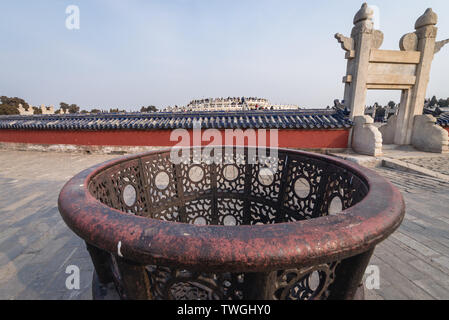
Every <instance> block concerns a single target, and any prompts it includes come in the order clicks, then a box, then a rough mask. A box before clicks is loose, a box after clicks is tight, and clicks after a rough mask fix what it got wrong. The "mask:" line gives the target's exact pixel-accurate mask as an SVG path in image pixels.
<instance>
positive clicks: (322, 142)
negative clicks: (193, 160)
mask: <svg viewBox="0 0 449 320" xmlns="http://www.w3.org/2000/svg"><path fill="white" fill-rule="evenodd" d="M219 131H220V133H221V135H222V139H223V141H218V143H214V144H218V145H221V144H225V139H224V134H223V132H224V130H219ZM171 132H172V130H145V131H144V130H102V131H81V130H77V131H70V130H60V131H59V130H14V129H11V130H0V142H14V143H31V144H73V145H87V146H94V145H97V146H174V145H176V144H177V143H178V142H177V141H170V133H171ZM256 132H257V130H256ZM268 132H269V130H267V143H266V145H270V143H269V134H268ZM189 133H191V130H189ZM348 135H349V129H338V130H330V129H326V130H304V129H303V130H295V129H288V130H279V131H278V141H279V147H281V148H308V149H319V148H346V147H347V144H348ZM190 136H191V138H192V139H193V137H192V136H193V135H192V134H190ZM209 143H210V141H203V142H202V144H203V145H208V144H209ZM258 143H259V142H258ZM245 144H248V143H247V142H245ZM259 144H260V143H259Z"/></svg>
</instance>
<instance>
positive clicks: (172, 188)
mask: <svg viewBox="0 0 449 320" xmlns="http://www.w3.org/2000/svg"><path fill="white" fill-rule="evenodd" d="M142 166H143V174H144V182H145V183H147V185H146V190H147V192H148V208H149V214H150V216H152V215H154V214H156V213H157V212H158V211H159V210H158V208H161V206H162V207H164V205H165V204H166V203H170V202H174V201H176V199H177V198H178V192H177V189H176V186H177V182H178V178H177V176H176V170H175V165H174V164H173V163H172V162H171V161H170V155H169V154H155V155H152V156H149V157H146V158H143V159H142Z"/></svg>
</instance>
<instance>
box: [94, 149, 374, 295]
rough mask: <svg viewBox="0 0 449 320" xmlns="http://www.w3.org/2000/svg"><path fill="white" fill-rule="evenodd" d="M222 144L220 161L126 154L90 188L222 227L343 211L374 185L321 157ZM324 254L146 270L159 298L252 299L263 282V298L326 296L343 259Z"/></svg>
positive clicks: (166, 214)
mask: <svg viewBox="0 0 449 320" xmlns="http://www.w3.org/2000/svg"><path fill="white" fill-rule="evenodd" d="M198 150H199V149H197V150H196V152H199V151H198ZM224 150H225V149H222V150H221V151H222V153H217V154H215V156H216V157H215V159H220V161H218V162H217V163H211V162H204V161H197V159H198V154H195V151H192V150H191V152H190V156H189V158H188V159H187V160H189V161H186V162H185V163H178V164H175V163H173V162H172V161H171V159H170V153H169V152H165V153H152V154H149V155H146V156H143V157H140V158H134V159H132V160H127V161H124V162H121V163H118V164H117V165H115V166H112V167H108V168H106V169H105V170H104V171H102V172H101V173H100V174H97V175H95V176H94V178H93V179H92V181H91V182H90V184H89V191H90V193H91V194H92V195H93V196H94V197H95V198H97V199H98V200H100V201H101V202H102V203H104V204H106V205H107V206H110V207H114V208H117V209H119V210H121V211H123V212H125V213H132V214H135V215H140V216H144V217H146V218H152V219H158V220H164V221H168V222H174V223H188V224H194V225H199V226H210V225H220V226H224V228H226V226H239V225H251V226H254V227H256V225H261V224H262V225H264V224H276V223H285V222H293V221H299V220H306V219H315V218H319V217H322V216H326V215H332V214H338V213H339V212H341V211H342V210H345V209H347V208H349V207H351V206H353V205H355V204H356V203H358V202H359V201H361V200H362V199H363V198H364V197H365V195H366V194H367V193H368V185H367V183H366V182H364V181H363V180H362V179H361V178H360V177H359V176H357V175H356V174H354V173H353V172H352V171H350V170H348V169H345V168H340V167H338V166H337V165H335V164H333V163H329V162H326V161H324V160H320V159H319V157H307V156H306V155H303V154H301V153H294V152H291V153H290V152H287V151H286V150H283V151H281V152H279V153H278V154H277V153H270V152H269V151H267V152H265V153H263V154H258V153H257V152H255V153H254V152H250V151H254V150H249V149H244V152H243V153H238V152H236V151H237V150H238V149H236V148H234V149H231V150H227V151H228V152H225V151H224ZM229 151H231V152H229ZM251 228H252V227H251ZM170 245H171V244H170V243H169V242H168V243H167V246H170ZM196 249H198V248H196ZM260 250H263V247H261V248H260ZM114 254H115V253H113V254H112V255H111V259H110V261H109V262H108V263H109V265H110V268H111V272H112V275H113V278H114V281H115V282H116V287H117V291H118V292H119V294H120V295H121V296H122V298H123V297H126V293H125V292H124V291H126V290H125V289H124V287H123V286H121V282H123V281H124V280H123V279H124V278H123V277H122V276H121V273H120V271H121V270H120V263H119V264H118V263H117V261H120V260H117V259H120V258H118V257H117V256H115V255H114ZM231 260H232V259H231ZM322 262H323V261H322V260H321V262H320V263H321V264H318V265H311V266H307V265H306V267H301V268H295V267H292V268H290V269H283V270H277V271H273V270H272V269H270V270H266V271H265V272H261V273H253V274H251V273H241V272H239V271H241V270H229V271H228V272H222V273H211V272H210V270H207V269H204V270H202V269H201V266H198V267H197V268H196V269H195V271H192V270H185V269H182V268H181V267H180V266H177V265H157V266H156V265H147V266H145V277H148V281H149V283H150V289H149V290H150V291H151V296H152V298H154V299H245V298H251V299H253V298H254V297H255V296H254V290H253V288H256V287H258V286H261V283H265V285H264V286H262V287H263V288H264V289H263V290H262V291H263V292H262V291H261V292H260V293H259V292H256V296H257V294H260V295H263V296H257V297H259V298H264V299H282V300H283V299H288V300H309V299H326V298H327V297H328V295H329V286H330V285H331V284H333V283H334V280H335V278H336V267H337V265H339V263H340V261H328V262H327V263H322Z"/></svg>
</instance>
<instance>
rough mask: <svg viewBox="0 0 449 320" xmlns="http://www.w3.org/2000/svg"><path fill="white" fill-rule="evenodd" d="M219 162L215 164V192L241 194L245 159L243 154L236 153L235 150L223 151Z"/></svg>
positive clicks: (244, 175) (243, 189) (244, 173)
mask: <svg viewBox="0 0 449 320" xmlns="http://www.w3.org/2000/svg"><path fill="white" fill-rule="evenodd" d="M218 156H221V158H222V159H221V162H220V163H218V164H217V171H216V172H217V192H219V193H220V192H223V193H243V192H244V191H245V177H246V170H247V166H246V164H247V159H246V154H245V153H237V152H235V149H231V150H223V151H222V152H221V154H220V155H218Z"/></svg>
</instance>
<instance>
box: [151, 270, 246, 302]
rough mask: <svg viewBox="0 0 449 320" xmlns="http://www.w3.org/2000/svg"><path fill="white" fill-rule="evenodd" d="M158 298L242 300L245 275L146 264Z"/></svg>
mask: <svg viewBox="0 0 449 320" xmlns="http://www.w3.org/2000/svg"><path fill="white" fill-rule="evenodd" d="M146 269H147V272H148V277H149V279H150V288H151V294H152V296H153V299H155V300H241V299H243V295H244V280H245V274H243V273H241V274H235V273H229V272H226V273H202V272H191V271H188V270H179V269H172V268H168V267H160V266H147V267H146Z"/></svg>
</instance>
